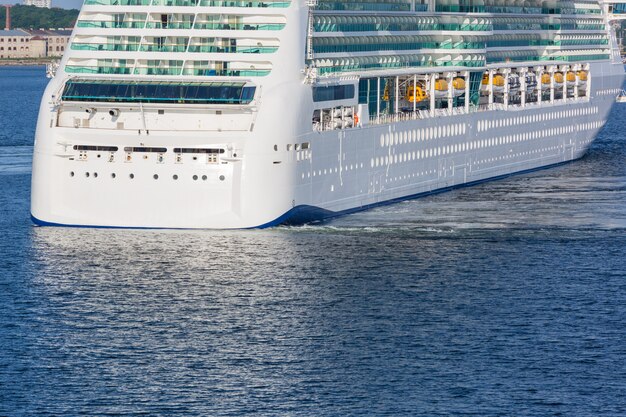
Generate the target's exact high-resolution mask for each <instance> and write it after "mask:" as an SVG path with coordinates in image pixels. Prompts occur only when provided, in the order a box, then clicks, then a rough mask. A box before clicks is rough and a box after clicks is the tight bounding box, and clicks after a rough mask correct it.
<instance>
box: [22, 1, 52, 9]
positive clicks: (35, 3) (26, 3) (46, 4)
mask: <svg viewBox="0 0 626 417" xmlns="http://www.w3.org/2000/svg"><path fill="white" fill-rule="evenodd" d="M24 6H35V7H42V8H46V9H49V8H51V7H52V1H51V0H24Z"/></svg>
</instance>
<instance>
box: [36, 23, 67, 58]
mask: <svg viewBox="0 0 626 417" xmlns="http://www.w3.org/2000/svg"><path fill="white" fill-rule="evenodd" d="M25 32H28V33H29V34H30V36H33V37H39V38H42V39H44V40H45V41H46V55H45V56H49V57H61V56H63V53H64V52H65V49H67V47H68V45H69V43H70V36H71V35H72V31H71V30H69V29H68V30H64V29H61V30H53V29H49V30H46V29H26V30H25Z"/></svg>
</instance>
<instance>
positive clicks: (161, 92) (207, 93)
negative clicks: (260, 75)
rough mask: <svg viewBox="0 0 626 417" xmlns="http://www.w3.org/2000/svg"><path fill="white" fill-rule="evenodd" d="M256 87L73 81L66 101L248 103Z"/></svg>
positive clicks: (240, 84) (220, 84)
mask: <svg viewBox="0 0 626 417" xmlns="http://www.w3.org/2000/svg"><path fill="white" fill-rule="evenodd" d="M255 91H256V87H254V86H245V85H244V84H243V83H177V82H161V83H147V82H139V81H137V82H133V81H118V82H115V81H87V80H82V81H81V80H70V81H68V82H67V83H66V85H65V89H64V90H63V95H62V97H61V98H62V99H63V100H65V101H102V102H120V103H136V102H143V103H185V104H249V103H250V102H251V101H252V100H253V98H254V93H255Z"/></svg>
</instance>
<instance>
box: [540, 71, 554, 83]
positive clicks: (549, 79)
mask: <svg viewBox="0 0 626 417" xmlns="http://www.w3.org/2000/svg"><path fill="white" fill-rule="evenodd" d="M551 83H552V77H550V74H546V73H544V74H543V75H542V76H541V84H543V85H550V84H551Z"/></svg>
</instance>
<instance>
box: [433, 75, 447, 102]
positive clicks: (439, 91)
mask: <svg viewBox="0 0 626 417" xmlns="http://www.w3.org/2000/svg"><path fill="white" fill-rule="evenodd" d="M447 96H448V82H447V81H446V80H442V79H439V80H436V81H435V97H436V98H444V97H447Z"/></svg>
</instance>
